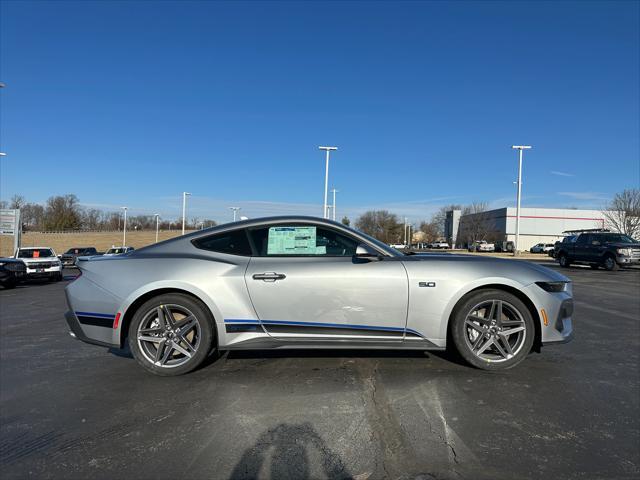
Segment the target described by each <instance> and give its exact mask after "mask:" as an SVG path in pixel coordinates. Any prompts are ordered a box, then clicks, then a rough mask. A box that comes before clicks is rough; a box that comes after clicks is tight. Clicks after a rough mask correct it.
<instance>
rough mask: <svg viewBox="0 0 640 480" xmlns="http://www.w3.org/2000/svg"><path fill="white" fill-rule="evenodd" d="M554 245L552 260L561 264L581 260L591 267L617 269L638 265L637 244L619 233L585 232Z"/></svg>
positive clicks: (639, 247) (638, 247)
mask: <svg viewBox="0 0 640 480" xmlns="http://www.w3.org/2000/svg"><path fill="white" fill-rule="evenodd" d="M572 233H573V232H572ZM556 248H557V250H556V259H557V260H558V263H560V266H562V267H569V266H570V265H571V264H572V263H582V264H587V265H589V266H590V267H591V268H594V269H596V268H598V267H604V268H606V269H607V270H617V269H618V268H619V267H629V266H631V265H640V243H639V242H637V241H636V240H634V239H632V238H631V237H629V236H628V235H624V234H622V233H611V232H608V231H585V232H582V233H579V234H577V235H571V236H569V237H566V238H565V239H564V240H563V241H562V242H561V243H559V244H557V247H556Z"/></svg>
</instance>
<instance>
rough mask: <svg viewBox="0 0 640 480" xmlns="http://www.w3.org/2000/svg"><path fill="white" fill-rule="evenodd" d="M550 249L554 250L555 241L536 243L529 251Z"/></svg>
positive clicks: (541, 251) (547, 250)
mask: <svg viewBox="0 0 640 480" xmlns="http://www.w3.org/2000/svg"><path fill="white" fill-rule="evenodd" d="M550 250H553V243H536V244H535V245H534V246H533V247H531V248H530V249H529V252H531V253H549V251H550Z"/></svg>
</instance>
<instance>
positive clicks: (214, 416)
mask: <svg viewBox="0 0 640 480" xmlns="http://www.w3.org/2000/svg"><path fill="white" fill-rule="evenodd" d="M547 263H548V262H547ZM552 268H557V267H555V266H553V267H552ZM65 273H66V281H64V282H61V283H51V284H48V283H34V284H29V285H26V286H21V287H18V288H16V289H15V290H2V291H0V360H1V362H0V375H1V376H0V382H1V391H0V409H1V411H0V415H1V442H0V471H2V477H3V478H4V479H10V478H25V477H28V478H65V479H68V478H108V479H112V478H136V479H144V478H154V479H156V478H171V479H175V478H194V479H214V478H296V479H302V478H310V479H315V478H357V479H367V478H371V479H378V478H420V479H434V478H436V479H458V478H460V479H462V478H466V479H499V478H504V479H528V478H531V479H534V478H535V479H537V478H554V479H557V478H589V479H594V478H616V479H624V478H629V479H631V478H638V476H639V475H640V420H639V419H640V385H639V380H640V374H639V370H638V355H639V352H640V324H639V322H640V295H638V293H639V292H640V272H639V271H638V270H635V271H629V270H624V271H620V272H613V273H610V272H605V271H602V270H599V271H592V270H590V269H588V268H581V267H575V268H571V269H569V270H565V271H563V273H566V274H568V275H569V276H570V277H571V278H572V280H573V281H574V295H575V314H574V328H575V334H576V337H575V340H574V341H573V342H572V343H570V344H567V345H558V346H552V347H547V348H544V349H543V351H542V353H541V354H531V355H530V358H528V359H527V360H526V361H525V362H523V363H522V364H521V365H520V366H518V367H516V368H515V369H513V370H510V371H506V372H500V373H489V372H484V371H480V370H475V369H473V368H470V367H468V366H466V365H463V364H461V363H459V362H458V361H457V360H456V359H455V358H452V357H450V356H448V355H447V354H444V353H423V352H382V351H356V350H352V351H282V352H250V353H235V352H234V353H229V354H224V355H222V357H220V358H218V359H217V360H215V361H213V362H211V363H210V364H208V365H207V366H205V367H204V368H202V369H199V370H198V371H196V372H194V373H192V374H189V375H186V376H183V377H176V378H161V377H155V376H152V375H150V374H147V373H145V372H144V371H143V369H142V368H140V367H139V366H138V365H137V364H136V363H135V361H134V360H133V359H132V358H130V357H129V356H128V355H127V353H126V352H121V351H108V350H107V349H105V348H101V347H95V346H91V345H86V344H83V343H81V342H79V341H77V340H74V339H73V338H71V337H70V336H69V335H68V333H67V326H66V323H65V321H64V318H63V313H64V312H65V310H66V305H65V300H64V296H63V292H62V290H63V288H64V285H65V284H66V283H67V281H68V280H69V278H71V276H72V275H73V274H74V272H73V271H66V272H65Z"/></svg>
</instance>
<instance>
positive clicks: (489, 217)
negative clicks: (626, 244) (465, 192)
mask: <svg viewBox="0 0 640 480" xmlns="http://www.w3.org/2000/svg"><path fill="white" fill-rule="evenodd" d="M606 227H607V221H606V219H605V217H604V215H603V213H602V211H600V210H574V209H564V208H520V239H519V245H518V250H529V248H531V247H532V246H534V245H535V244H537V243H554V242H555V241H556V240H560V239H562V237H563V236H564V235H563V234H562V232H564V231H566V230H580V229H591V228H606ZM444 230H445V233H446V236H447V240H448V241H449V243H450V244H451V245H455V246H456V247H459V248H464V247H466V246H467V245H468V244H470V243H472V242H473V241H474V240H486V241H488V242H502V241H512V242H515V239H516V209H515V208H512V207H508V208H498V209H496V210H489V211H486V212H481V213H474V214H469V215H462V214H461V212H460V210H452V211H450V212H448V213H447V216H446V220H445V228H444Z"/></svg>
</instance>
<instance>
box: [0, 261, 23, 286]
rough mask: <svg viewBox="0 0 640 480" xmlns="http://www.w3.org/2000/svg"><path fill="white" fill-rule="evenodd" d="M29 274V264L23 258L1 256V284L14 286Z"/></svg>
mask: <svg viewBox="0 0 640 480" xmlns="http://www.w3.org/2000/svg"><path fill="white" fill-rule="evenodd" d="M26 276H27V266H26V265H25V263H24V262H23V261H22V260H18V259H15V258H0V285H2V286H3V287H4V288H14V287H15V286H16V285H17V284H18V283H20V282H21V281H23V280H24V279H25V277H26Z"/></svg>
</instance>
